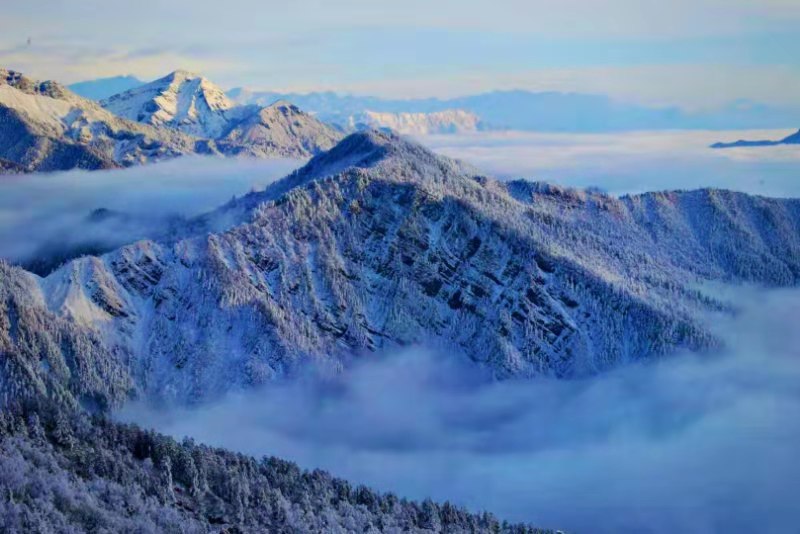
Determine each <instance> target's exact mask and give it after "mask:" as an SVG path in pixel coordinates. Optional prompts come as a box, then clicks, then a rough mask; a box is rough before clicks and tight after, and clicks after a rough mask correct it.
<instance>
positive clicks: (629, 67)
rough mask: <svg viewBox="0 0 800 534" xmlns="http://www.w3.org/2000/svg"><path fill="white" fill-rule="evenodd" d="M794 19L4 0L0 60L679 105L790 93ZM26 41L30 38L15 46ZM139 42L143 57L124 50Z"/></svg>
mask: <svg viewBox="0 0 800 534" xmlns="http://www.w3.org/2000/svg"><path fill="white" fill-rule="evenodd" d="M33 6H35V7H33ZM421 13H422V14H424V16H420V14H421ZM176 21H177V22H176ZM798 24H800V8H798V6H797V3H796V2H791V1H782V0H772V1H765V2H752V1H749V0H735V1H729V2H723V1H721V0H702V1H700V2H689V1H688V0H678V1H676V2H669V3H657V2H644V3H643V2H639V1H634V0H613V1H610V2H603V4H602V9H601V8H600V7H599V5H598V4H597V3H596V2H593V1H591V0H568V1H565V2H551V1H546V0H534V1H520V0H504V1H501V2H499V3H498V2H495V3H493V4H492V5H491V9H487V6H486V4H485V3H484V2H480V1H474V0H473V1H468V2H455V1H452V0H446V1H443V2H436V3H430V2H422V1H421V0H412V1H410V2H403V3H395V4H391V3H386V2H366V1H362V0H348V1H346V2H344V3H342V2H339V3H337V4H336V5H335V6H334V5H333V4H330V3H324V2H319V1H316V0H306V1H302V2H295V3H290V4H286V3H275V2H255V1H254V0H233V1H232V2H229V3H228V4H226V6H225V9H220V8H219V6H218V5H216V4H202V3H200V4H198V3H196V2H189V1H188V0H178V1H174V2H169V3H166V4H165V3H164V2H155V1H154V0H143V1H142V2H137V3H136V4H124V5H123V4H120V3H117V4H116V5H115V6H109V5H108V4H107V3H105V2H95V1H88V2H79V3H74V2H73V3H64V2H58V1H56V0H44V2H37V3H35V4H31V3H30V2H23V1H22V0H11V1H10V2H6V3H5V4H4V6H3V18H2V20H0V49H4V50H5V51H6V52H4V53H0V64H3V65H5V66H7V67H12V68H17V69H20V70H25V71H28V72H30V74H32V75H34V76H36V77H41V78H54V79H59V80H62V81H64V82H67V83H70V82H76V81H81V80H84V79H89V78H96V77H102V76H110V75H115V74H134V75H137V76H139V77H140V78H144V79H148V78H153V77H155V76H157V75H158V74H165V73H167V72H169V71H171V70H174V69H175V68H189V69H192V70H198V71H201V72H203V73H204V74H206V75H208V76H210V77H211V78H212V79H214V80H216V81H218V82H219V83H221V84H222V85H223V86H227V87H232V86H241V85H244V86H252V87H255V88H259V89H271V90H281V91H298V90H301V91H307V90H321V89H335V90H346V91H353V92H358V93H362V94H363V93H367V92H377V93H379V94H380V95H381V96H393V97H397V96H402V97H412V96H443V97H444V96H454V95H459V94H464V93H465V92H466V91H470V92H475V91H486V90H491V89H498V88H511V87H513V88H521V89H534V90H547V89H552V90H562V91H576V92H591V91H601V92H605V93H607V94H612V95H614V96H616V97H619V98H630V99H635V100H637V101H658V102H667V101H670V102H673V103H680V104H681V105H686V106H702V105H708V104H709V102H710V101H713V103H719V102H721V101H728V100H732V99H737V98H753V99H763V100H765V101H768V102H771V103H775V102H787V101H791V99H792V98H793V95H796V94H797V88H798V85H800V84H799V82H798V80H800V66H798V64H797V62H796V61H794V58H795V57H797V54H798V52H800V50H799V49H798V47H800V44H798V41H797V39H796V38H795V33H796V27H797V25H798ZM28 38H32V41H33V43H34V46H33V47H29V48H28V49H26V50H19V49H18V47H20V46H23V45H25V43H26V42H27V39H28ZM376 42H378V43H380V45H381V46H374V44H375V43H376ZM37 43H40V44H47V46H48V47H50V48H51V47H52V46H55V47H58V48H60V49H62V52H61V53H60V54H56V55H55V56H53V55H51V53H50V52H49V51H47V50H45V48H37ZM111 43H113V50H114V51H113V53H110V54H109V53H108V51H107V49H108V48H109V46H111ZM51 45H52V46H51ZM143 49H151V52H152V53H150V54H148V55H147V56H146V57H139V58H133V57H127V56H130V55H136V52H135V51H141V50H143ZM11 50H13V52H10V51H11ZM285 50H291V53H283V52H282V51H285ZM75 51H85V52H86V53H85V54H84V53H81V54H79V56H80V57H76V54H75V53H74V52H75ZM420 51H422V52H423V53H420ZM126 54H127V56H126ZM82 58H85V59H82ZM665 80H667V81H668V82H669V83H667V84H666V85H667V87H669V88H670V89H671V91H667V90H666V88H665V84H664V81H665Z"/></svg>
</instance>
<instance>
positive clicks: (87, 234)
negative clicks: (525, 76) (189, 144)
mask: <svg viewBox="0 0 800 534" xmlns="http://www.w3.org/2000/svg"><path fill="white" fill-rule="evenodd" d="M302 163H303V162H302V161H298V160H291V159H269V160H264V159H237V158H215V157H183V158H177V159H174V160H170V161H166V162H162V163H156V164H152V165H143V166H137V167H131V168H128V169H124V170H111V171H80V170H76V171H67V172H59V173H49V174H28V175H18V176H0V258H3V259H8V260H11V261H14V262H24V261H28V260H30V259H32V258H39V257H46V256H48V255H50V254H53V253H55V254H58V253H60V252H61V251H62V249H70V248H72V249H75V248H78V249H81V248H85V249H87V250H93V248H101V249H103V248H112V247H116V246H120V245H123V244H126V243H130V242H132V241H135V240H137V239H142V238H145V237H153V236H154V235H155V234H157V233H159V232H164V231H165V230H166V229H167V227H168V226H169V223H170V221H171V220H173V219H174V218H176V217H190V216H193V215H197V214H200V213H203V212H206V211H209V210H211V209H214V208H216V207H218V206H220V205H221V204H223V203H225V202H226V201H228V200H229V199H230V198H231V196H233V195H242V194H244V193H247V192H248V191H249V190H251V189H252V188H256V189H258V188H263V187H264V186H266V185H267V184H269V183H271V182H272V181H274V180H276V179H278V178H281V177H283V176H285V175H286V174H288V173H289V172H291V171H292V170H293V169H295V168H297V167H299V166H300V165H301V164H302ZM98 209H103V210H108V211H104V212H101V216H91V214H92V212H93V211H95V210H98ZM96 215H97V214H96Z"/></svg>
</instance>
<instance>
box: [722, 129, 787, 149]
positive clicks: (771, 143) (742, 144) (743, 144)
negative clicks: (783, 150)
mask: <svg viewBox="0 0 800 534" xmlns="http://www.w3.org/2000/svg"><path fill="white" fill-rule="evenodd" d="M778 145H800V130H797V131H796V132H795V133H793V134H791V135H788V136H786V137H784V138H783V139H780V140H778V141H768V140H761V141H747V140H745V139H739V140H738V141H734V142H732V143H722V142H720V143H714V144H713V145H711V148H717V149H719V148H738V147H757V146H778Z"/></svg>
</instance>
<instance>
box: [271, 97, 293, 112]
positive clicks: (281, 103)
mask: <svg viewBox="0 0 800 534" xmlns="http://www.w3.org/2000/svg"><path fill="white" fill-rule="evenodd" d="M269 108H274V109H277V108H293V109H294V110H297V111H299V108H298V107H297V106H296V105H294V104H292V103H291V102H289V101H288V100H286V99H285V98H281V99H278V100H276V101H275V102H273V103H272V104H270V105H269V106H267V109H269Z"/></svg>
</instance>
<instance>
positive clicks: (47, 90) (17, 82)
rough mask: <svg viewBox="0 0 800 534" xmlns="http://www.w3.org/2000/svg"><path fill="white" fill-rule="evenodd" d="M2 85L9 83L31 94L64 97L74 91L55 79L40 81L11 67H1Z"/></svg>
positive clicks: (0, 79) (0, 81)
mask: <svg viewBox="0 0 800 534" xmlns="http://www.w3.org/2000/svg"><path fill="white" fill-rule="evenodd" d="M0 85H8V86H10V87H13V88H14V89H17V90H19V91H22V92H23V93H26V94H29V95H41V96H49V97H51V98H59V99H63V98H64V97H66V96H68V95H71V94H72V92H71V91H70V90H69V89H67V88H66V87H64V86H63V85H61V84H60V83H58V82H55V81H53V80H46V81H38V80H34V79H32V78H28V77H27V76H25V75H24V74H23V73H21V72H19V71H15V70H11V69H5V68H0Z"/></svg>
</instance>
